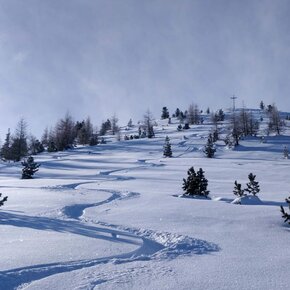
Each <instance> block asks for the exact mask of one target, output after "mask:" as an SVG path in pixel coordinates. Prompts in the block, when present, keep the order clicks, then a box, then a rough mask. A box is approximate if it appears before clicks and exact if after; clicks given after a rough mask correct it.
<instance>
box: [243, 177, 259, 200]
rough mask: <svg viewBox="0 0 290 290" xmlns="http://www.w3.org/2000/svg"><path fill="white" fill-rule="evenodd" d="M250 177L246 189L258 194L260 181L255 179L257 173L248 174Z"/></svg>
mask: <svg viewBox="0 0 290 290" xmlns="http://www.w3.org/2000/svg"><path fill="white" fill-rule="evenodd" d="M248 178H249V182H248V183H247V188H246V189H245V191H247V192H248V193H251V194H253V195H254V196H256V194H257V193H258V192H260V185H259V182H258V181H256V180H255V178H256V175H254V174H253V173H250V174H249V175H248Z"/></svg>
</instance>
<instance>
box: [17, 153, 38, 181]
mask: <svg viewBox="0 0 290 290" xmlns="http://www.w3.org/2000/svg"><path fill="white" fill-rule="evenodd" d="M21 164H22V166H24V168H23V169H22V179H31V178H33V175H34V173H35V172H37V171H38V168H39V166H40V164H38V163H36V162H34V158H33V157H32V156H29V157H28V158H27V159H26V160H24V161H23V162H22V163H21Z"/></svg>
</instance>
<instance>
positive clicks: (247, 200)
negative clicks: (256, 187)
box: [231, 195, 263, 205]
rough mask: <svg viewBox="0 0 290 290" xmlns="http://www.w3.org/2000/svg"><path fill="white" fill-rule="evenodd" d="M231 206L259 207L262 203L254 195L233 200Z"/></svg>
mask: <svg viewBox="0 0 290 290" xmlns="http://www.w3.org/2000/svg"><path fill="white" fill-rule="evenodd" d="M231 203H232V204H242V205H261V204H263V202H262V201H261V200H260V199H259V197H257V196H254V195H245V196H242V197H238V198H236V199H234V200H233V201H232V202H231Z"/></svg>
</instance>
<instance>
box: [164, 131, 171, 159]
mask: <svg viewBox="0 0 290 290" xmlns="http://www.w3.org/2000/svg"><path fill="white" fill-rule="evenodd" d="M163 156H164V157H172V149H171V144H170V139H169V137H168V136H166V138H165V144H164V147H163Z"/></svg>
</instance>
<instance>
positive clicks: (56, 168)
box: [0, 111, 290, 290]
mask: <svg viewBox="0 0 290 290" xmlns="http://www.w3.org/2000/svg"><path fill="white" fill-rule="evenodd" d="M253 113H254V114H256V115H257V117H258V118H259V117H260V114H261V112H259V111H253ZM204 119H205V121H204V123H203V124H200V125H194V126H191V129H189V130H183V131H181V132H178V131H177V129H176V128H177V125H178V124H179V122H178V121H177V120H175V119H174V118H173V119H172V123H171V124H168V120H162V121H158V126H156V127H154V129H155V133H156V137H155V138H153V139H136V140H128V141H119V142H118V141H116V140H115V139H114V137H113V136H106V139H107V144H102V145H98V146H95V147H78V148H76V149H74V150H69V151H65V152H57V153H50V154H49V153H43V154H41V155H38V156H36V157H35V160H36V161H37V162H40V163H41V167H40V170H39V172H38V173H37V174H36V175H35V179H32V180H20V176H21V165H20V164H18V163H5V162H2V163H0V192H1V193H3V194H4V195H5V196H6V195H7V196H8V201H7V202H6V203H5V204H4V206H3V207H1V209H0V234H1V249H2V251H1V259H0V289H1V290H9V289H27V290H32V289H41V290H43V289H61V290H67V289H72V290H74V289H141V290H142V289H247V290H248V289H255V290H256V289H271V290H272V289H287V288H289V274H290V273H289V263H290V247H289V245H290V228H289V227H288V226H287V225H286V224H284V223H283V219H282V218H281V214H280V211H279V206H280V205H284V206H285V198H286V197H287V196H288V195H289V182H288V181H289V180H290V171H289V165H290V164H289V162H290V161H289V160H288V159H284V158H283V148H284V146H290V137H289V129H288V128H289V127H287V129H286V131H284V132H283V135H281V136H266V137H265V136H264V135H263V132H264V131H263V130H264V128H265V126H266V122H267V118H266V117H265V116H264V121H263V123H262V125H261V129H260V132H259V135H258V136H257V137H251V138H245V139H244V140H241V142H240V146H238V147H237V148H235V149H229V148H227V147H225V145H224V143H223V142H222V141H218V142H217V143H216V149H217V151H216V155H215V158H213V159H208V158H205V157H204V154H203V146H204V145H205V143H206V141H207V136H208V133H209V131H210V130H212V124H211V123H210V119H209V117H208V116H204ZM287 125H289V124H287ZM219 126H220V129H221V131H222V132H225V128H226V126H227V122H224V123H223V124H220V125H219ZM137 131H138V128H137V126H135V127H133V128H132V129H130V130H125V129H123V131H122V135H123V136H124V135H125V134H127V135H130V134H133V135H134V134H136V132H137ZM166 136H169V138H170V142H171V145H172V151H173V157H172V158H163V145H164V140H165V137H166ZM221 136H222V137H223V135H221ZM262 136H264V137H263V138H261V137H262ZM191 166H194V167H195V169H199V168H200V167H202V168H203V170H204V171H205V176H206V178H207V179H208V181H209V188H208V189H209V190H210V195H209V197H210V198H209V199H198V198H179V197H180V196H181V195H182V193H183V192H182V188H181V187H182V179H183V178H186V176H187V170H188V169H189V167H191ZM250 172H252V173H253V174H255V175H256V180H257V181H259V183H260V187H261V192H260V193H258V197H257V198H252V197H249V198H242V199H236V196H234V195H233V193H232V192H233V188H234V181H235V180H237V181H238V182H239V183H242V186H243V187H245V186H246V183H247V182H248V180H247V177H248V174H249V173H250Z"/></svg>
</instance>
